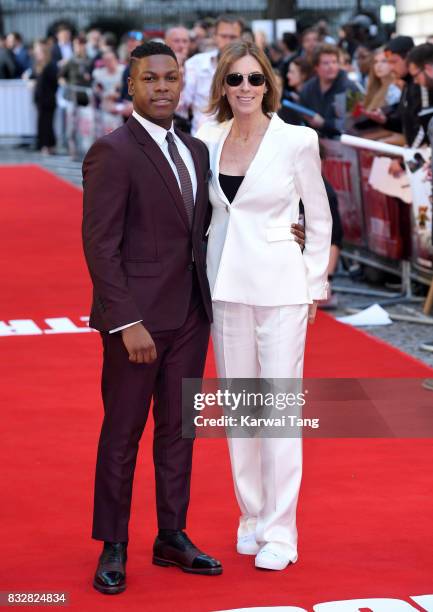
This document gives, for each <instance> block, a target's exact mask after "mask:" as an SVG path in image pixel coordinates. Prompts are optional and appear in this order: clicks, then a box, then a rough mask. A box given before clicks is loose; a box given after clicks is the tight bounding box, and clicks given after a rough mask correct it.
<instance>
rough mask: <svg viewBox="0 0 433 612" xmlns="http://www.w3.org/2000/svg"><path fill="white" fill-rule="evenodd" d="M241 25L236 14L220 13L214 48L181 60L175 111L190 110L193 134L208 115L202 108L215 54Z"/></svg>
mask: <svg viewBox="0 0 433 612" xmlns="http://www.w3.org/2000/svg"><path fill="white" fill-rule="evenodd" d="M243 29H244V22H243V20H242V19H241V18H240V17H236V16H234V15H221V16H220V17H218V19H217V20H216V23H215V34H214V41H215V45H216V48H215V49H212V50H211V51H207V52H206V53H198V54H197V55H194V56H193V57H191V58H190V59H189V60H187V61H186V62H185V64H184V71H185V73H184V88H183V91H182V98H181V106H180V107H178V109H177V114H179V115H182V116H187V115H188V111H189V109H190V110H191V111H192V115H193V118H192V128H191V134H192V135H194V134H196V132H197V130H198V129H199V128H200V126H201V125H202V124H203V123H204V122H205V121H206V120H207V119H208V116H207V115H206V114H205V112H204V111H205V108H206V107H207V105H208V103H209V92H210V87H211V83H212V79H213V76H214V74H215V70H216V66H217V63H218V54H219V53H221V51H222V50H223V49H224V47H225V46H226V45H227V44H229V43H231V42H234V41H235V40H238V39H240V38H241V36H242V32H243Z"/></svg>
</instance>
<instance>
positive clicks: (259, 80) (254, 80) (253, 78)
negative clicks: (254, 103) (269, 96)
mask: <svg viewBox="0 0 433 612" xmlns="http://www.w3.org/2000/svg"><path fill="white" fill-rule="evenodd" d="M248 80H249V82H250V85H252V86H253V87H259V85H263V83H264V82H265V75H264V74H259V73H257V74H250V75H249V76H248Z"/></svg>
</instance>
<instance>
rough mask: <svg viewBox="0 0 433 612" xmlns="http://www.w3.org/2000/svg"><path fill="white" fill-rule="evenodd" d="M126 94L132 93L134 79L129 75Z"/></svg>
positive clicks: (131, 94)
mask: <svg viewBox="0 0 433 612" xmlns="http://www.w3.org/2000/svg"><path fill="white" fill-rule="evenodd" d="M128 94H129V95H130V96H131V97H132V96H133V95H134V81H133V80H132V79H131V77H130V76H129V77H128Z"/></svg>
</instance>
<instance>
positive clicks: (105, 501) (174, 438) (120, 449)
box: [92, 271, 209, 542]
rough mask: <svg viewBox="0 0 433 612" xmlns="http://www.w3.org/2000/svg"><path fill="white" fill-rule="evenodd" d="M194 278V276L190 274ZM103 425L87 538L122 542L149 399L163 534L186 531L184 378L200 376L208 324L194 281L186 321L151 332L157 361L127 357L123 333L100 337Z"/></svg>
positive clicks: (188, 458) (188, 460)
mask: <svg viewBox="0 0 433 612" xmlns="http://www.w3.org/2000/svg"><path fill="white" fill-rule="evenodd" d="M192 273H193V274H194V276H195V271H193V272H192ZM101 335H102V341H103V347H104V359H103V370H102V396H103V401H104V420H103V424H102V429H101V435H100V439H99V446H98V457H97V464H96V478H95V498H94V515H93V532H92V537H93V538H95V539H97V540H104V541H108V542H127V541H128V523H129V516H130V509H131V498H132V484H133V478H134V470H135V464H136V459H137V452H138V447H139V442H140V438H141V435H142V433H143V430H144V427H145V425H146V421H147V417H148V414H149V409H150V404H151V400H152V398H153V400H154V401H153V416H154V422H155V430H154V441H153V459H154V466H155V483H156V505H157V517H158V527H159V528H160V529H184V528H185V527H186V513H187V509H188V504H189V496H190V479H191V465H192V450H193V440H191V439H183V438H182V378H201V377H202V375H203V370H204V365H205V359H206V352H207V347H208V341H209V321H208V318H207V317H206V314H205V311H204V308H203V305H202V300H201V297H200V295H199V291H198V288H197V282H195V283H193V291H192V295H191V303H190V308H189V311H188V315H187V318H186V321H185V322H184V323H183V325H182V326H181V327H180V328H179V329H176V330H174V331H164V332H154V333H153V334H152V337H153V340H154V342H155V345H156V350H157V355H158V356H157V360H156V361H155V362H154V363H152V364H135V363H131V362H130V361H129V359H128V353H127V351H126V348H125V346H124V344H123V341H122V336H121V333H114V334H108V333H105V332H104V333H102V334H101Z"/></svg>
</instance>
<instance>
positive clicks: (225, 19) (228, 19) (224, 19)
mask: <svg viewBox="0 0 433 612" xmlns="http://www.w3.org/2000/svg"><path fill="white" fill-rule="evenodd" d="M220 23H238V24H239V27H240V29H241V34H243V32H244V29H245V21H244V20H243V19H242V17H239V15H230V14H225V15H219V16H218V17H217V18H216V21H215V31H217V30H218V26H219V24H220Z"/></svg>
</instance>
